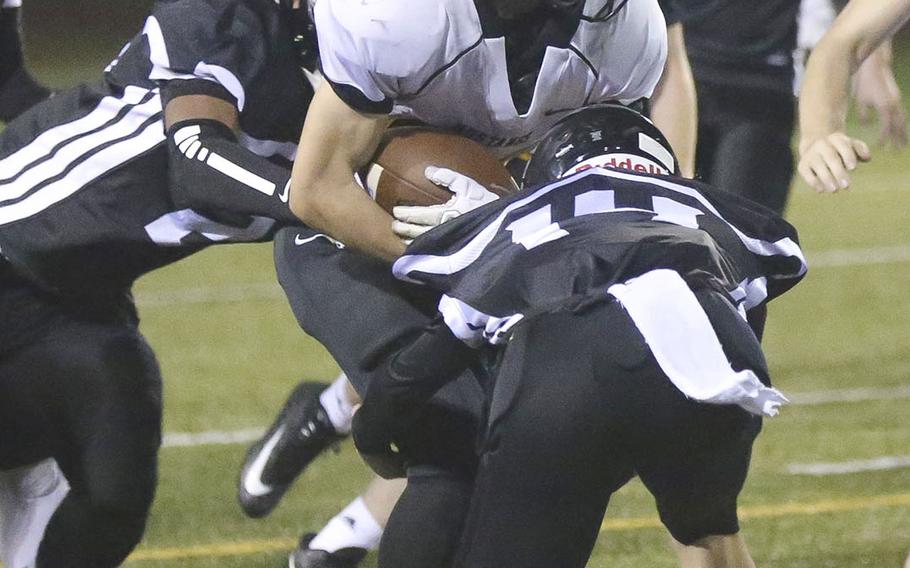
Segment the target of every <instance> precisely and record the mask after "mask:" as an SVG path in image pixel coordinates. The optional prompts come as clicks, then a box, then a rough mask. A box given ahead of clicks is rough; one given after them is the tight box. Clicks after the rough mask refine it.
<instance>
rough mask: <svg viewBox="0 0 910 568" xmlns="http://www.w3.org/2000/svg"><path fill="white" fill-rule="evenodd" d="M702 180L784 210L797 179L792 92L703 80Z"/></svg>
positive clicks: (698, 166) (700, 118)
mask: <svg viewBox="0 0 910 568" xmlns="http://www.w3.org/2000/svg"><path fill="white" fill-rule="evenodd" d="M697 88H698V147H697V150H696V164H695V171H696V177H697V178H698V179H701V180H704V181H705V182H707V183H708V184H710V185H712V186H714V187H716V188H718V189H722V190H724V191H730V192H734V193H738V194H740V195H742V196H743V197H746V198H748V199H751V200H752V201H755V202H756V203H760V204H762V205H764V206H765V207H768V208H769V209H772V210H774V211H776V212H777V213H783V211H784V208H785V207H786V205H787V194H788V193H789V190H790V182H791V180H792V178H793V150H792V149H791V146H790V139H791V137H792V136H793V124H794V120H795V114H796V102H795V99H794V98H793V96H792V95H790V94H788V93H780V92H777V91H773V90H762V89H744V88H735V87H729V86H722V85H714V84H711V83H705V82H703V81H701V82H699V83H698V85H697Z"/></svg>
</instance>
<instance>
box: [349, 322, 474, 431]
mask: <svg viewBox="0 0 910 568" xmlns="http://www.w3.org/2000/svg"><path fill="white" fill-rule="evenodd" d="M479 353H480V352H479V351H478V350H475V349H472V348H471V347H469V346H468V345H467V344H465V343H464V342H462V341H461V340H459V339H458V338H457V337H455V336H454V335H453V334H452V331H451V330H450V329H449V328H448V326H446V324H445V322H444V321H443V320H442V318H441V317H440V318H437V319H436V320H434V321H433V323H431V324H430V325H428V326H427V327H426V328H425V329H424V331H423V333H422V334H421V335H420V336H419V337H417V338H416V339H415V340H414V341H413V342H412V343H411V344H409V345H408V346H407V347H405V348H404V349H402V350H401V351H400V352H399V353H398V354H397V355H396V356H395V357H394V358H393V359H392V361H391V362H390V363H389V373H388V375H386V376H384V377H383V378H382V379H381V380H376V381H374V382H373V383H371V384H370V386H369V387H368V390H367V391H368V392H367V397H368V398H373V400H372V401H371V402H376V403H379V404H382V405H384V406H385V409H386V411H387V412H389V413H390V414H391V415H393V416H396V415H397V416H408V415H412V414H413V412H414V410H415V409H417V408H419V407H420V406H422V405H423V404H424V403H426V402H427V401H428V400H429V399H430V398H431V397H432V396H433V395H434V394H435V393H436V391H438V390H439V389H440V388H442V387H443V386H444V385H445V384H446V383H448V382H450V381H452V380H454V379H455V378H457V377H459V376H460V375H461V374H462V373H464V371H465V370H466V369H467V368H468V367H469V366H471V365H472V364H474V363H476V362H477V360H478V357H479Z"/></svg>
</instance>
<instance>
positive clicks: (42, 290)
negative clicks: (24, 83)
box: [0, 0, 316, 568]
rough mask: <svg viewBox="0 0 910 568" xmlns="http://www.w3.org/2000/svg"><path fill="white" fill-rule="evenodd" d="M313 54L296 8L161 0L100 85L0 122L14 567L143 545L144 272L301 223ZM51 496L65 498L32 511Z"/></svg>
mask: <svg viewBox="0 0 910 568" xmlns="http://www.w3.org/2000/svg"><path fill="white" fill-rule="evenodd" d="M315 57H316V51H315V43H314V35H313V30H312V23H311V20H310V18H309V15H308V13H307V6H306V5H304V6H302V7H301V6H300V5H299V4H298V2H291V0H287V1H282V2H275V1H274V0H224V1H219V2H209V1H205V0H170V1H167V2H159V3H157V4H156V5H155V7H154V9H153V11H152V14H151V16H150V17H149V18H148V19H147V20H146V22H145V26H144V28H143V29H142V31H141V32H140V33H139V34H138V35H136V36H135V37H134V38H133V39H132V40H131V41H130V42H129V43H128V44H127V45H126V46H125V47H124V49H123V50H122V51H121V52H120V54H119V55H118V56H117V57H116V58H115V59H114V60H113V61H112V62H111V64H110V65H109V66H108V67H107V69H106V70H105V72H104V81H103V82H102V83H100V84H99V85H97V86H87V85H84V86H80V87H76V88H74V89H71V90H69V91H65V92H63V93H60V94H59V95H57V96H55V97H54V98H52V99H50V100H48V101H46V102H43V103H40V104H39V105H38V106H36V107H33V108H32V109H31V110H30V111H28V112H26V113H25V114H23V115H21V116H20V117H19V118H17V119H16V120H14V121H13V122H11V123H10V124H9V125H8V126H7V127H6V129H5V130H4V131H3V133H2V134H0V321H2V325H0V469H2V470H4V474H3V476H0V477H2V479H0V482H2V483H5V487H4V489H7V490H8V489H10V488H12V491H0V499H2V500H3V507H2V509H3V518H4V521H3V523H2V527H0V529H2V531H0V546H2V550H0V558H2V561H3V562H4V563H5V565H6V566H7V568H21V567H23V566H32V565H34V562H35V561H36V562H37V566H38V567H55V568H56V567H60V566H93V567H105V566H116V565H119V564H120V563H121V562H122V561H123V560H124V559H125V558H126V556H127V555H128V554H129V552H130V551H131V550H132V549H133V547H134V546H135V545H136V543H137V542H139V540H140V538H141V536H142V533H143V530H144V527H145V521H146V517H147V514H148V510H149V506H150V504H151V502H152V497H153V494H154V489H155V480H156V474H157V471H156V469H157V464H156V460H157V451H158V446H159V443H160V437H161V377H160V374H159V369H158V366H157V363H156V361H155V357H154V354H153V352H152V351H151V349H150V348H149V346H148V345H147V344H146V342H145V340H144V338H143V337H142V335H141V334H140V333H139V330H138V316H137V314H136V310H135V307H134V304H133V301H132V297H131V295H130V288H131V285H132V283H133V281H134V280H135V279H136V278H137V277H139V276H141V275H142V274H145V273H147V272H149V271H151V270H154V269H155V268H158V267H160V266H163V265H166V264H169V263H171V262H174V261H176V260H179V259H181V258H184V257H186V256H188V255H190V254H192V253H194V252H196V251H199V250H201V249H203V248H205V247H207V246H209V245H212V244H219V243H232V242H246V241H259V240H266V239H270V238H271V237H272V235H273V233H274V232H275V230H276V229H277V228H278V227H279V226H280V225H282V224H295V223H298V220H297V218H296V217H295V216H294V214H293V213H292V212H291V211H290V209H289V207H288V204H287V203H288V185H289V180H290V160H291V159H293V158H294V156H295V152H296V145H295V142H296V140H297V139H298V138H299V134H300V131H301V128H302V124H303V119H304V115H305V113H306V111H307V105H308V102H309V101H310V99H311V97H312V95H313V90H314V88H313V85H312V83H311V80H310V79H311V78H312V77H313V75H312V72H311V71H312V70H313V69H314V68H315V66H314V62H315ZM307 69H309V71H308V70H307ZM49 458H53V461H52V462H49V461H47V460H48V459H49ZM32 464H37V465H32ZM58 466H59V469H58ZM61 473H62V475H61ZM64 478H65V482H68V484H69V487H70V489H69V492H68V493H66V488H65V486H62V485H61V484H63V483H65V482H64V481H63V480H64ZM61 487H62V489H61ZM63 494H66V496H65V497H64V498H63V500H62V502H60V505H59V507H56V510H54V505H55V504H56V503H54V502H53V501H52V500H53V499H56V500H58V501H59V499H60V498H61V497H62V495H63ZM45 497H46V498H47V499H43V498H45ZM36 498H41V499H36ZM42 500H43V501H44V502H48V503H51V504H50V505H49V506H47V507H43V508H41V510H31V511H28V510H26V511H22V510H17V506H18V507H20V508H21V507H26V508H27V507H30V506H35V505H36V501H42ZM50 511H53V515H52V516H51V517H50V521H49V523H48V524H47V528H46V531H45V533H44V536H43V539H41V538H40V537H39V538H34V536H35V535H34V533H35V531H36V530H37V531H39V533H40V528H41V526H40V525H41V524H42V522H43V521H42V520H41V519H42V518H44V519H46V517H47V516H49V515H50ZM17 513H21V514H17ZM23 533H26V534H23ZM39 541H40V546H39V545H38V542H39ZM36 557H37V560H35V558H36Z"/></svg>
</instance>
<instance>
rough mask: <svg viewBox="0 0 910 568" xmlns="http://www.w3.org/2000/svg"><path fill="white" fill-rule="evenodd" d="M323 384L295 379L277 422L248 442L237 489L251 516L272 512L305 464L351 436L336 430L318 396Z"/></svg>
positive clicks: (242, 504)
mask: <svg viewBox="0 0 910 568" xmlns="http://www.w3.org/2000/svg"><path fill="white" fill-rule="evenodd" d="M325 389H326V385H324V384H322V383H309V382H302V383H300V384H299V385H297V387H296V388H294V390H293V392H291V395H290V396H289V397H288V399H287V401H286V402H285V403H284V407H283V408H282V409H281V412H280V413H279V414H278V418H277V419H276V420H275V423H274V424H272V426H271V427H270V428H269V429H268V431H267V432H266V433H265V434H264V435H263V436H262V438H260V439H259V441H257V442H256V443H255V444H253V445H252V446H250V449H249V450H248V451H247V454H246V460H244V462H243V468H242V469H241V470H240V482H239V483H238V490H237V500H238V501H239V502H240V508H241V509H243V512H244V513H246V514H247V515H248V516H250V517H255V518H258V517H264V516H266V515H268V514H269V513H271V512H272V509H274V508H275V506H276V505H278V502H279V501H281V498H282V497H283V496H284V494H285V492H286V491H287V490H288V488H289V487H290V486H291V483H293V482H294V480H295V479H296V478H297V476H298V475H300V473H301V472H302V471H303V470H304V469H305V468H306V466H308V465H309V464H310V462H311V461H313V460H314V459H316V456H318V455H319V454H321V453H322V452H323V451H325V450H326V449H327V448H329V447H331V446H332V445H334V444H337V442H339V441H340V440H343V439H344V438H346V437H347V435H346V434H339V433H338V432H336V431H335V427H334V426H332V423H331V421H330V420H329V417H328V415H327V414H326V411H325V409H324V408H323V407H322V404H321V403H320V402H319V395H320V394H322V391H324V390H325Z"/></svg>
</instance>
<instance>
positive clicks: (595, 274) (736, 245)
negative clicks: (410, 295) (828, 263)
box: [394, 169, 806, 343]
mask: <svg viewBox="0 0 910 568" xmlns="http://www.w3.org/2000/svg"><path fill="white" fill-rule="evenodd" d="M659 268H668V269H672V270H674V271H676V272H678V273H680V274H681V275H682V276H683V278H685V279H686V280H687V281H689V282H690V283H691V285H692V286H693V287H697V286H711V287H713V288H715V289H723V290H725V291H726V292H727V293H728V294H729V295H730V298H731V299H732V300H733V301H735V302H736V303H737V304H738V305H740V306H741V307H742V308H743V309H744V310H748V309H751V308H753V307H755V306H757V305H759V304H761V303H763V302H766V301H768V300H770V299H772V298H774V297H776V296H778V295H780V294H782V293H783V292H784V291H786V290H787V289H789V288H790V287H792V286H793V285H794V284H796V283H797V282H798V281H799V280H800V279H801V278H802V276H803V275H804V273H805V271H806V264H805V259H804V256H803V253H802V251H801V250H800V247H799V242H798V239H797V234H796V231H795V229H794V228H793V227H792V226H791V225H790V224H789V223H787V222H786V221H784V220H783V219H782V218H780V217H779V216H778V215H777V214H775V213H773V212H772V211H770V210H768V209H765V208H764V207H762V206H760V205H758V204H755V203H752V202H750V201H747V200H744V199H742V198H740V197H738V196H736V195H734V194H730V193H727V192H721V191H715V190H712V189H710V188H708V187H706V186H704V185H701V184H698V183H696V182H692V181H689V180H682V179H679V178H671V177H659V176H647V175H637V174H631V173H628V172H622V171H617V170H606V169H592V170H587V171H584V172H581V173H578V174H575V175H572V176H570V177H568V178H565V179H562V180H559V181H557V182H554V183H552V184H549V185H545V186H542V187H538V188H532V189H528V190H523V191H521V192H518V193H516V194H514V195H511V196H508V197H506V198H502V199H499V200H497V201H495V202H492V203H490V204H487V205H485V206H483V207H481V208H479V209H476V210H474V211H471V212H469V213H467V214H465V215H462V216H461V217H458V218H456V219H454V220H452V221H448V222H446V223H443V224H442V225H440V226H439V227H437V228H435V229H433V230H431V231H429V232H427V233H426V234H424V235H423V236H421V237H419V238H418V239H416V240H415V241H414V242H413V243H412V244H411V246H409V247H408V250H407V252H406V254H405V255H404V256H402V257H401V258H399V259H398V260H397V261H396V262H395V265H394V272H395V275H396V276H397V277H399V278H402V279H405V280H410V281H415V282H420V283H423V284H426V285H429V286H430V287H432V288H434V289H436V290H438V291H440V292H441V293H442V300H441V302H440V304H439V308H440V311H441V312H442V314H443V316H444V317H445V320H446V323H447V324H448V325H449V327H450V328H451V329H452V331H453V332H454V333H455V335H456V336H458V337H460V338H461V339H463V340H465V341H467V342H469V343H474V342H479V341H482V340H488V341H492V342H494V343H495V342H498V340H499V339H501V338H502V337H504V336H505V335H507V331H508V329H509V328H510V327H511V325H512V324H514V323H515V322H516V321H518V320H520V319H521V318H523V317H525V316H527V315H528V314H530V313H534V312H537V311H540V310H545V309H551V308H554V307H557V306H559V305H560V304H561V303H565V302H566V301H570V300H571V299H573V298H578V297H584V296H588V295H591V294H597V293H599V292H598V291H601V290H602V291H603V293H604V294H606V290H607V288H608V287H609V286H610V285H612V284H615V283H618V282H623V281H626V280H628V279H630V278H633V277H635V276H639V275H641V274H644V273H645V272H649V271H651V270H654V269H659Z"/></svg>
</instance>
